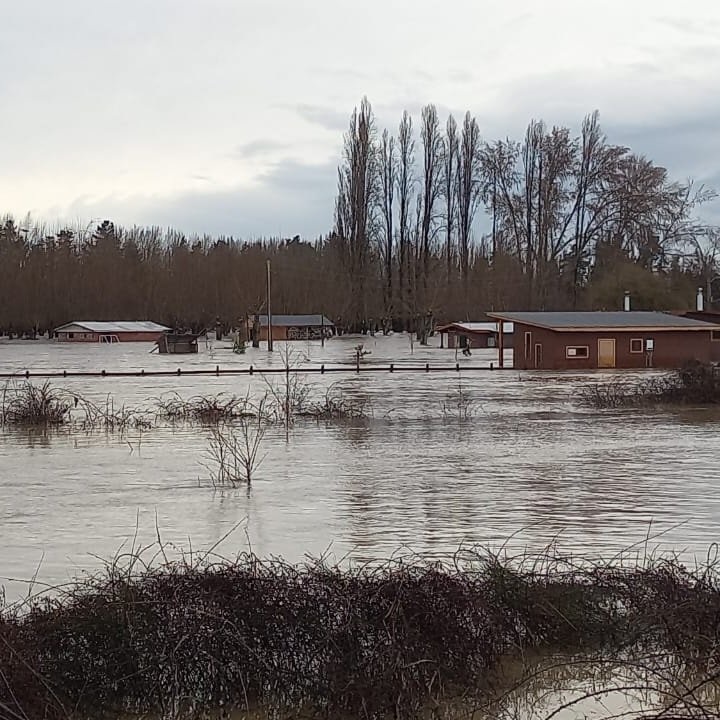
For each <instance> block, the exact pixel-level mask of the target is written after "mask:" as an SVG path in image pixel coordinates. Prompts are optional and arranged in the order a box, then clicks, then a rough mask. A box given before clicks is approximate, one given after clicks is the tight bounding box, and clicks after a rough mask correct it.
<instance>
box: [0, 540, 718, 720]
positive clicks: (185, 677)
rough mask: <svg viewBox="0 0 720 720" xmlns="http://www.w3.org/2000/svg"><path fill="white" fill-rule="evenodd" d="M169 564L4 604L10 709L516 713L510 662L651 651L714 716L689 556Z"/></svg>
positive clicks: (693, 701) (713, 579) (702, 573)
mask: <svg viewBox="0 0 720 720" xmlns="http://www.w3.org/2000/svg"><path fill="white" fill-rule="evenodd" d="M154 560H161V561H162V562H160V564H158V565H155V564H154V563H151V562H148V563H147V564H146V563H145V560H144V559H143V557H142V556H141V555H137V554H131V555H129V556H127V557H126V558H125V559H122V558H120V557H118V558H116V559H115V561H114V562H113V563H112V564H109V565H108V566H107V567H106V569H105V571H104V572H103V573H102V574H100V575H98V576H96V577H91V578H87V579H84V580H82V581H80V582H78V583H77V584H75V585H73V586H71V587H65V588H58V589H56V590H55V591H54V593H53V594H51V595H48V594H45V595H42V596H39V597H31V598H29V599H28V600H26V601H25V602H23V603H22V604H19V605H14V606H6V607H5V608H4V609H3V610H2V611H1V612H0V668H1V669H2V675H1V679H0V716H2V717H6V718H46V719H47V720H55V719H60V718H63V719H65V718H78V719H82V718H88V719H90V718H92V719H94V720H97V719H98V718H113V719H115V718H117V717H125V716H127V715H128V714H129V715H140V714H146V713H147V714H151V715H152V716H154V717H159V718H160V717H161V718H199V717H203V716H206V715H204V713H205V712H206V711H208V710H214V709H218V710H219V709H222V711H223V712H224V713H231V712H233V711H241V710H243V709H248V708H255V709H257V708H263V709H267V710H268V713H276V714H275V715H271V714H268V717H270V716H274V717H284V716H286V715H285V713H287V717H291V716H292V717H298V715H299V713H300V712H301V711H302V713H305V712H307V713H308V716H313V717H322V718H340V717H352V718H396V719H398V718H416V717H421V716H423V713H425V712H426V711H428V709H430V710H431V711H432V712H431V714H430V715H426V716H427V717H448V716H449V715H447V714H445V711H444V710H443V708H444V707H446V706H447V705H446V704H447V703H448V702H450V701H453V702H455V701H457V699H458V698H460V699H461V705H462V707H465V708H474V709H475V710H476V711H479V709H482V708H484V709H485V710H491V709H492V708H495V710H497V711H499V706H500V704H502V698H503V697H506V696H507V695H506V693H507V688H503V689H502V691H501V690H498V688H497V687H495V686H494V684H493V680H492V679H493V677H494V676H495V673H496V671H497V669H498V667H499V666H500V665H501V664H502V663H503V662H507V659H508V658H515V659H516V660H522V659H523V658H525V657H526V656H528V655H535V656H537V655H542V654H545V655H550V654H552V653H553V652H557V651H559V650H561V651H565V652H581V653H588V654H593V656H594V657H595V658H596V659H599V658H602V659H604V660H605V661H606V662H607V661H612V662H613V663H625V664H626V665H627V666H634V667H635V668H636V669H637V667H639V665H640V663H641V662H642V663H644V664H645V665H646V667H647V668H648V673H647V676H648V677H652V676H653V673H654V678H655V679H654V680H653V681H652V682H660V680H663V679H666V680H667V682H668V684H671V679H670V675H672V677H673V678H677V677H678V676H679V675H678V673H681V674H682V673H686V672H687V673H691V674H692V676H693V677H695V678H697V677H700V678H701V681H700V682H699V683H698V682H693V684H692V685H686V686H685V687H686V688H687V692H685V691H682V692H681V691H680V690H677V689H675V690H673V689H672V688H669V689H667V690H665V691H664V692H665V695H664V696H663V702H664V710H665V712H664V715H663V716H664V717H674V716H679V715H684V716H685V717H688V716H697V717H700V716H705V717H707V712H706V710H707V709H706V708H704V707H703V708H700V709H698V708H699V700H698V698H699V694H700V690H699V689H700V688H702V687H703V686H706V685H707V684H709V683H711V682H712V681H713V680H714V679H715V677H716V673H717V671H716V668H717V666H718V662H720V624H719V623H718V618H719V617H720V573H719V572H718V569H717V567H716V566H715V565H709V566H705V567H701V568H695V569H688V568H686V567H685V566H683V565H682V564H681V563H680V562H679V561H678V560H677V559H675V558H672V557H666V558H661V559H653V560H648V559H645V560H644V561H643V562H641V563H638V564H633V565H628V564H627V563H625V562H623V561H622V560H621V559H618V558H616V559H615V561H614V562H610V563H607V564H597V563H591V562H588V561H577V560H573V559H571V558H568V557H563V556H561V555H559V554H557V553H555V552H548V553H547V554H545V555H543V556H540V557H522V558H515V559H513V558H509V557H507V556H505V555H500V554H496V553H492V552H489V551H480V550H475V551H472V552H471V551H461V552H458V554H457V555H456V556H455V557H454V558H451V559H450V560H449V561H448V562H447V563H432V564H430V563H427V562H424V561H422V560H415V561H412V560H410V561H408V560H407V559H405V560H394V561H389V562H386V563H384V564H376V565H373V566H363V567H355V568H350V569H340V568H339V567H334V566H330V565H328V564H327V563H325V562H324V561H322V560H318V561H313V562H308V563H306V564H304V565H300V566H297V565H289V564H286V563H284V562H282V561H279V560H273V561H263V560H260V559H259V558H257V557H255V556H252V555H243V556H240V557H238V558H237V559H235V560H224V559H218V558H216V557H214V556H212V555H210V554H208V555H205V556H203V557H201V558H197V557H191V558H187V557H186V558H185V559H183V560H180V561H173V562H170V561H167V558H166V557H165V555H164V549H163V548H162V547H160V548H159V550H158V555H156V557H155V558H154ZM639 658H642V661H640V660H639ZM660 666H662V671H661V668H660ZM669 668H672V673H670V671H669ZM526 680H527V678H526ZM648 682H651V681H650V680H649V681H648ZM636 689H637V688H636ZM455 707H457V702H455ZM701 710H702V712H705V713H706V714H705V715H702V714H701ZM470 716H472V715H469V714H468V715H466V717H470ZM474 716H475V717H479V715H478V714H476V715H474ZM495 716H497V715H495ZM453 717H457V714H454V715H453Z"/></svg>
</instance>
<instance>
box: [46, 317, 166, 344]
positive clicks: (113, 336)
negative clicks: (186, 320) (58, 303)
mask: <svg viewBox="0 0 720 720" xmlns="http://www.w3.org/2000/svg"><path fill="white" fill-rule="evenodd" d="M169 329H170V328H168V327H165V326H164V325H158V324H157V323H154V322H148V321H134V322H86V321H76V322H71V323H67V324H66V325H61V326H60V327H59V328H55V330H54V331H53V337H54V338H55V339H56V340H59V341H60V342H94V343H97V342H99V343H116V342H155V341H157V340H158V339H159V338H160V336H161V335H162V334H163V333H164V332H166V331H167V330H169Z"/></svg>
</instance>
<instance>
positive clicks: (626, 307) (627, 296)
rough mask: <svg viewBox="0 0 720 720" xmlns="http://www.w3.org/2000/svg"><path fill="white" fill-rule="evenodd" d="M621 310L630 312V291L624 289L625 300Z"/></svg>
mask: <svg viewBox="0 0 720 720" xmlns="http://www.w3.org/2000/svg"><path fill="white" fill-rule="evenodd" d="M623 310H624V311H625V312H630V291H629V290H626V291H625V302H624V304H623Z"/></svg>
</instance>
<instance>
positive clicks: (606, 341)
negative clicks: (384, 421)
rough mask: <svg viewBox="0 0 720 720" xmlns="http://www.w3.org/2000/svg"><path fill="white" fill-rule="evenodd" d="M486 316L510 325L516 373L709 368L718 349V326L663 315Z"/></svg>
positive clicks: (651, 313) (691, 319)
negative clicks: (686, 366) (689, 365)
mask: <svg viewBox="0 0 720 720" xmlns="http://www.w3.org/2000/svg"><path fill="white" fill-rule="evenodd" d="M488 315H489V317H492V318H494V319H495V320H496V321H497V322H498V323H501V322H502V323H506V322H511V323H513V326H514V338H515V341H514V349H513V367H514V368H517V369H520V370H531V369H532V370H591V369H596V368H679V367H682V366H683V365H684V364H685V363H687V362H690V361H692V360H698V361H700V362H705V363H709V362H711V361H712V360H713V357H714V356H715V353H716V347H720V346H717V343H720V324H713V323H708V322H705V321H702V320H696V319H693V318H688V317H678V316H677V315H671V314H669V313H662V312H646V311H619V312H492V313H488ZM501 343H502V338H499V344H501Z"/></svg>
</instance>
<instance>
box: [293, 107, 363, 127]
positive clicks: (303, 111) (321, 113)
mask: <svg viewBox="0 0 720 720" xmlns="http://www.w3.org/2000/svg"><path fill="white" fill-rule="evenodd" d="M295 110H296V111H297V113H298V115H300V117H301V118H303V119H304V120H307V121H308V122H309V123H312V124H313V125H319V126H320V127H322V128H325V130H331V131H332V132H345V130H347V127H348V123H349V120H350V112H351V111H350V110H348V111H347V112H340V111H339V110H336V109H335V108H331V107H322V106H320V105H307V104H305V103H301V104H300V105H298V106H297V107H296V108H295Z"/></svg>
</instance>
